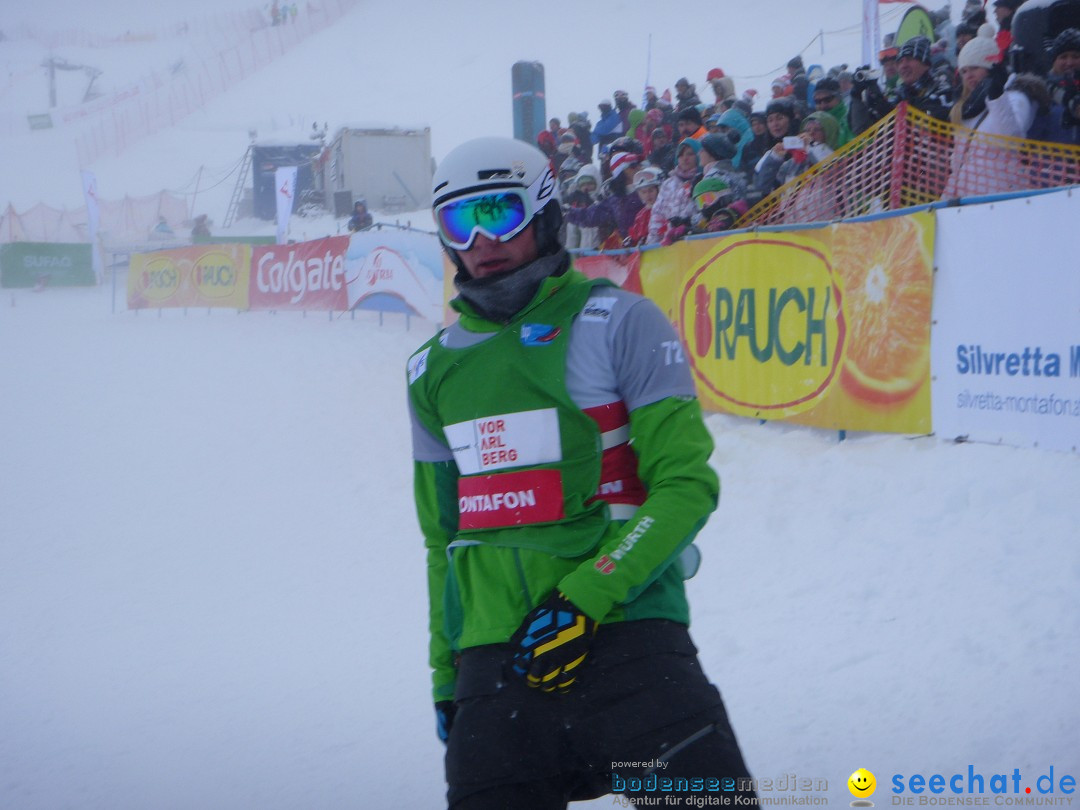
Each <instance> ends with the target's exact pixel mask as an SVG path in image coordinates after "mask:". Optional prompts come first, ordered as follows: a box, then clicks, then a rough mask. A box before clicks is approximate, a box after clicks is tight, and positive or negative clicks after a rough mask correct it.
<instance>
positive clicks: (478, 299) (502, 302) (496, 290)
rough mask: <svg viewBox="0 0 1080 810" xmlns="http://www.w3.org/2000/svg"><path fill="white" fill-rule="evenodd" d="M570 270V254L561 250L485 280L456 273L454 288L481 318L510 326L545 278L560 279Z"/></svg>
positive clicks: (461, 271) (463, 273)
mask: <svg viewBox="0 0 1080 810" xmlns="http://www.w3.org/2000/svg"><path fill="white" fill-rule="evenodd" d="M569 269H570V254H568V253H567V252H566V251H565V250H560V251H559V252H558V253H553V254H552V255H550V256H541V257H540V258H539V259H537V260H536V261H533V262H529V264H525V265H522V266H521V267H515V268H514V269H513V270H508V271H507V272H505V273H496V274H495V275H491V276H485V277H484V278H472V277H471V276H470V275H468V274H467V273H465V271H463V270H459V271H458V274H457V275H456V276H455V277H454V286H455V287H457V289H458V292H459V293H460V294H461V297H462V298H463V299H465V300H466V301H468V302H469V304H471V305H472V308H473V309H475V310H476V313H477V314H478V315H480V316H481V317H482V318H484V319H486V320H489V321H494V322H495V323H509V322H510V319H511V318H513V317H514V316H515V315H517V314H518V313H519V312H521V310H522V309H523V308H524V307H525V305H526V304H528V303H529V302H530V301H531V300H532V299H533V296H535V295H536V291H537V290H538V289H540V285H541V283H543V281H544V279H545V278H548V277H549V276H561V275H562V274H563V273H565V272H566V271H567V270H569Z"/></svg>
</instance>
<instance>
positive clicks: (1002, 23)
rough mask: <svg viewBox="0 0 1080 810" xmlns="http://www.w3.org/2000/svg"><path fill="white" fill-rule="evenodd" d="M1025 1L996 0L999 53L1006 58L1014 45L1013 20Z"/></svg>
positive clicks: (995, 12)
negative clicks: (1010, 47)
mask: <svg viewBox="0 0 1080 810" xmlns="http://www.w3.org/2000/svg"><path fill="white" fill-rule="evenodd" d="M1023 4H1024V0H994V18H995V19H996V20H997V24H998V32H997V46H998V52H999V53H1000V54H1001V55H1002V56H1003V57H1004V56H1005V54H1007V53H1008V52H1009V46H1010V45H1012V41H1013V37H1012V18H1013V15H1014V14H1016V10H1017V9H1018V8H1020V6H1022V5H1023Z"/></svg>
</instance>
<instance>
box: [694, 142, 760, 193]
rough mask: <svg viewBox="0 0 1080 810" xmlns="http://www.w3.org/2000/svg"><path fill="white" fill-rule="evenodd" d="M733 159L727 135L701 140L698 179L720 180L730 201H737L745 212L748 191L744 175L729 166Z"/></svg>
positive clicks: (731, 146) (733, 155)
mask: <svg viewBox="0 0 1080 810" xmlns="http://www.w3.org/2000/svg"><path fill="white" fill-rule="evenodd" d="M734 157H735V144H734V143H733V142H732V140H731V138H730V137H728V136H727V135H720V134H719V133H717V134H715V135H713V134H710V135H706V136H705V137H704V138H702V139H701V151H700V152H699V153H698V160H699V162H700V163H701V173H700V177H701V178H707V179H712V178H715V179H717V180H722V181H723V182H724V184H725V185H726V186H727V187H728V188H729V189H731V194H732V201H738V202H739V203H740V204H741V205H742V206H743V209H744V210H745V209H746V208H747V207H748V206H747V204H746V201H747V199H748V197H749V191H750V189H749V185H748V183H747V179H746V175H745V174H744V173H743V172H741V171H739V170H737V169H735V168H734V167H733V166H732V165H731V160H732V158H734Z"/></svg>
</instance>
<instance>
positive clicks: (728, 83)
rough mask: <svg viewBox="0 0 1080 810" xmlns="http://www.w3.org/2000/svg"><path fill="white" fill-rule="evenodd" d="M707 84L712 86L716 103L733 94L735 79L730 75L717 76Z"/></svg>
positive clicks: (731, 96)
mask: <svg viewBox="0 0 1080 810" xmlns="http://www.w3.org/2000/svg"><path fill="white" fill-rule="evenodd" d="M709 84H710V85H711V86H712V90H713V95H714V96H716V103H717V104H719V103H720V102H721V101H724V100H726V99H729V98H733V97H734V96H735V80H734V79H733V78H731V77H730V76H718V77H717V78H715V79H713V80H711V81H710V82H709Z"/></svg>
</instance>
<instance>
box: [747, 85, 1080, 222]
mask: <svg viewBox="0 0 1080 810" xmlns="http://www.w3.org/2000/svg"><path fill="white" fill-rule="evenodd" d="M1073 183H1080V147H1077V146H1066V145H1064V144H1058V143H1048V142H1045V141H1030V140H1026V139H1024V138H1010V137H1007V136H1004V135H989V134H986V133H984V132H977V131H976V130H972V129H968V128H967V127H962V126H957V125H955V124H952V123H949V122H947V121H939V120H937V119H936V118H931V117H930V116H928V115H926V114H925V113H923V112H922V111H920V110H917V109H915V108H914V107H911V106H909V105H908V104H906V103H905V104H901V105H900V106H898V107H897V108H896V109H895V110H893V111H892V112H891V113H889V115H887V116H886V117H885V118H883V119H882V120H880V121H878V122H877V123H876V124H875V125H874V126H873V127H871V128H870V129H868V130H867V131H866V132H864V133H863V134H862V135H860V136H859V137H858V138H856V139H854V140H853V141H851V142H850V143H848V144H846V145H845V146H844V147H843V148H841V149H839V150H837V151H836V152H835V153H833V154H832V155H831V156H830V157H829V158H828V159H827V160H824V161H822V162H821V163H818V164H817V165H816V166H813V167H811V168H810V169H808V170H807V171H806V172H804V173H803V174H801V175H799V176H798V177H796V178H795V179H794V180H792V181H791V182H789V183H787V184H786V185H784V186H783V187H781V188H779V189H777V190H776V191H774V192H773V193H772V194H770V195H769V196H768V197H766V198H765V199H763V200H762V201H761V202H760V203H758V204H757V205H756V206H754V207H753V208H752V209H750V210H749V211H748V212H747V213H746V215H745V216H744V217H743V218H742V219H741V220H740V221H739V223H738V224H739V227H750V226H753V225H784V224H795V223H802V222H829V221H833V220H838V219H850V218H852V217H857V216H862V215H864V214H873V213H877V212H880V211H895V210H897V209H900V208H908V207H911V206H915V205H924V204H926V203H932V202H937V201H939V200H950V199H956V198H960V197H975V196H981V195H985V194H997V193H1002V192H1013V191H1034V190H1038V189H1046V188H1058V187H1060V186H1067V185H1071V184H1073Z"/></svg>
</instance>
